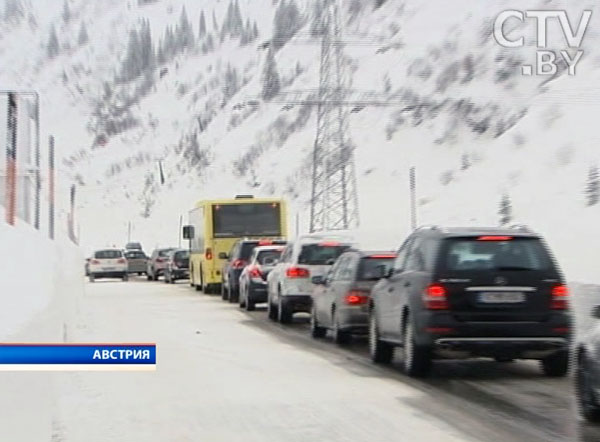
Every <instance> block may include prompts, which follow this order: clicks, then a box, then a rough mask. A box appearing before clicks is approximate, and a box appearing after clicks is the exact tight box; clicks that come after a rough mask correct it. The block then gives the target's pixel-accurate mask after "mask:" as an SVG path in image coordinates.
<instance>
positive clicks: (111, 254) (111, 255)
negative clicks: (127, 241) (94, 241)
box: [94, 250, 123, 259]
mask: <svg viewBox="0 0 600 442" xmlns="http://www.w3.org/2000/svg"><path fill="white" fill-rule="evenodd" d="M122 256H123V254H122V253H121V251H120V250H99V251H97V252H96V253H95V254H94V258H96V259H117V258H121V257H122Z"/></svg>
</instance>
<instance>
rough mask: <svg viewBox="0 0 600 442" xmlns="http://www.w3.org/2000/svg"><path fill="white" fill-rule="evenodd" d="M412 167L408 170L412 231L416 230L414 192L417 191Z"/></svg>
mask: <svg viewBox="0 0 600 442" xmlns="http://www.w3.org/2000/svg"><path fill="white" fill-rule="evenodd" d="M415 171H416V169H415V168H414V167H411V168H410V214H411V220H410V221H411V222H410V224H411V227H412V229H413V230H415V229H416V228H417V203H416V200H417V198H416V191H417V177H416V173H415Z"/></svg>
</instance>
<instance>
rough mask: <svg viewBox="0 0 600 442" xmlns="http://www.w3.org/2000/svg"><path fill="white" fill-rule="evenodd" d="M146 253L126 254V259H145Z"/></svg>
mask: <svg viewBox="0 0 600 442" xmlns="http://www.w3.org/2000/svg"><path fill="white" fill-rule="evenodd" d="M145 257H146V255H144V252H125V258H127V259H140V258H145Z"/></svg>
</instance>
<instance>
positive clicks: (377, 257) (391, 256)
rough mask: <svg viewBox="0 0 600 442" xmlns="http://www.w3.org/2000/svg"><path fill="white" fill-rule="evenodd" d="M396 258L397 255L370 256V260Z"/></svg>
mask: <svg viewBox="0 0 600 442" xmlns="http://www.w3.org/2000/svg"><path fill="white" fill-rule="evenodd" d="M395 257H396V255H369V258H374V259H392V258H395Z"/></svg>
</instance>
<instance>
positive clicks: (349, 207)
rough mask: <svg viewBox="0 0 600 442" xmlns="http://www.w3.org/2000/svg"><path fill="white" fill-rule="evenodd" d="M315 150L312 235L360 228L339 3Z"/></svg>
mask: <svg viewBox="0 0 600 442" xmlns="http://www.w3.org/2000/svg"><path fill="white" fill-rule="evenodd" d="M326 8H327V9H326V15H325V23H324V27H323V31H324V34H323V40H322V43H321V66H320V79H319V98H318V111H317V136H316V139H315V145H314V151H313V174H312V193H311V201H310V209H311V210H310V232H311V233H312V232H318V231H323V230H346V229H351V228H355V227H357V226H358V224H359V212H358V195H357V186H356V173H355V165H354V145H353V144H352V141H351V138H350V133H349V124H348V111H347V108H346V106H345V104H344V103H345V101H346V100H347V97H346V91H347V90H348V89H347V86H346V84H345V83H346V81H347V78H346V77H345V75H344V54H343V45H342V43H341V24H340V22H341V21H340V9H339V5H338V1H337V0H330V1H329V2H328V3H327V5H326Z"/></svg>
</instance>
